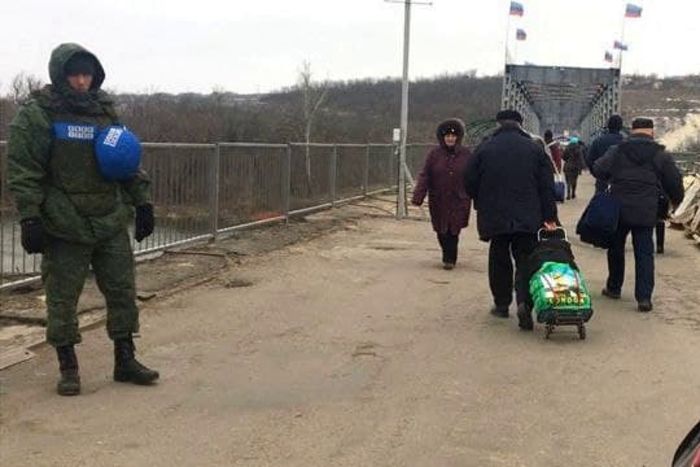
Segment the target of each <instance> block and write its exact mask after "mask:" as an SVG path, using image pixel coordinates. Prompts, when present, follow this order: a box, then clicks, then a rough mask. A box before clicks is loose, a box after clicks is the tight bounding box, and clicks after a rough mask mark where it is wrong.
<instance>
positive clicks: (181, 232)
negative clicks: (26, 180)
mask: <svg viewBox="0 0 700 467" xmlns="http://www.w3.org/2000/svg"><path fill="white" fill-rule="evenodd" d="M429 147H430V145H417V144H411V145H408V154H407V155H408V158H407V163H408V165H409V168H410V170H411V172H412V173H413V174H414V175H415V174H416V173H417V171H418V170H420V167H421V165H422V163H423V159H424V156H425V153H426V152H427V149H428V148H429ZM143 149H144V151H143V166H144V169H145V170H146V171H147V172H148V173H149V175H150V177H151V180H152V193H153V204H154V206H155V213H156V228H155V231H154V233H153V235H152V236H150V237H149V238H147V239H146V240H144V241H143V242H141V243H134V245H133V246H134V252H135V254H137V255H139V254H145V253H150V252H155V251H159V250H163V249H166V248H171V247H174V246H178V245H184V244H187V243H191V242H198V241H206V240H212V239H216V238H217V237H219V236H222V235H225V234H227V233H230V232H233V231H235V230H239V229H243V228H248V227H252V226H256V225H263V224H268V223H274V222H281V221H285V220H288V219H290V218H292V217H294V216H295V215H302V214H305V213H309V212H312V211H315V210H320V209H326V208H330V207H333V206H337V205H339V204H342V203H347V202H350V201H353V200H356V199H361V198H363V197H365V196H368V195H372V194H376V193H379V192H381V191H385V190H387V189H390V188H394V187H396V183H397V181H396V180H397V175H398V160H397V157H396V154H395V148H394V147H393V146H392V145H390V144H309V145H306V144H303V143H290V144H260V143H217V144H185V143H144V145H143ZM19 220H20V219H19V217H18V215H17V211H16V209H15V206H14V202H13V199H12V197H11V196H10V193H9V189H8V186H7V145H6V143H5V142H4V141H0V290H2V289H6V288H11V287H16V286H19V285H22V284H25V283H29V282H32V281H35V280H37V277H38V275H39V272H40V269H41V255H27V254H26V253H25V252H24V250H23V249H22V246H21V235H20V233H21V232H20V227H19Z"/></svg>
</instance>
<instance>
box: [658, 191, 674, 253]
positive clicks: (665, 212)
mask: <svg viewBox="0 0 700 467" xmlns="http://www.w3.org/2000/svg"><path fill="white" fill-rule="evenodd" d="M658 190H659V211H658V219H657V221H656V254H659V255H663V254H664V252H665V251H666V247H665V243H666V220H667V219H668V218H669V210H670V208H671V203H670V202H669V201H668V195H667V194H666V193H665V192H664V189H663V187H661V186H659V187H658Z"/></svg>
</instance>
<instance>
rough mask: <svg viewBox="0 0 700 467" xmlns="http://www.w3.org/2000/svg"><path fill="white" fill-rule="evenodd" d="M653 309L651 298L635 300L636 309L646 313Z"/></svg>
mask: <svg viewBox="0 0 700 467" xmlns="http://www.w3.org/2000/svg"><path fill="white" fill-rule="evenodd" d="M653 309H654V305H652V304H651V300H640V301H638V302H637V311H639V312H641V313H648V312H650V311H651V310H653Z"/></svg>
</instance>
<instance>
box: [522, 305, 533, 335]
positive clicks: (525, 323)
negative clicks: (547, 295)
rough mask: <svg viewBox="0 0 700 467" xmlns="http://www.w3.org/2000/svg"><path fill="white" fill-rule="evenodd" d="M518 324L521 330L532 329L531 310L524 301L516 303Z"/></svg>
mask: <svg viewBox="0 0 700 467" xmlns="http://www.w3.org/2000/svg"><path fill="white" fill-rule="evenodd" d="M518 326H520V329H522V330H523V331H532V330H533V329H534V328H535V323H533V321H532V311H531V310H530V307H529V306H527V305H526V304H525V303H521V304H520V305H518Z"/></svg>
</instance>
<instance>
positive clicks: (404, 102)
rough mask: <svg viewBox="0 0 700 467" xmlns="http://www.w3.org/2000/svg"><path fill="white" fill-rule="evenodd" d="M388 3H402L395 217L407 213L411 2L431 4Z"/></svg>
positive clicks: (404, 0)
mask: <svg viewBox="0 0 700 467" xmlns="http://www.w3.org/2000/svg"><path fill="white" fill-rule="evenodd" d="M384 1H385V2H388V3H403V4H404V14H403V78H402V81H401V142H400V145H399V195H398V201H397V204H396V217H397V218H398V219H403V218H404V217H406V216H407V215H408V207H407V206H406V170H407V165H406V142H407V139H408V58H409V44H410V38H411V4H416V5H432V3H430V2H418V1H415V0H384Z"/></svg>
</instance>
